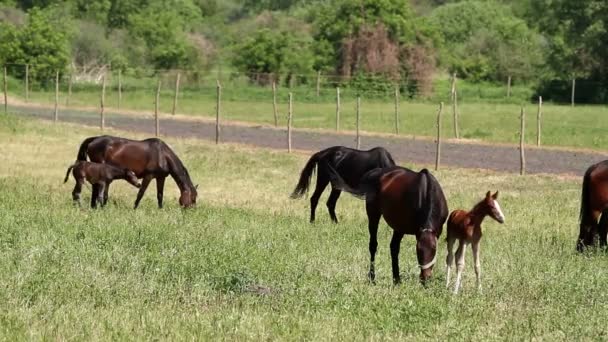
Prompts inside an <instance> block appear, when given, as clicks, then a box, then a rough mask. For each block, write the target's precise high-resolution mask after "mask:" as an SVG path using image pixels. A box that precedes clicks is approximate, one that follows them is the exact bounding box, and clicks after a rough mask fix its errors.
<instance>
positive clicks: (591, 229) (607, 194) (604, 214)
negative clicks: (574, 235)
mask: <svg viewBox="0 0 608 342" xmlns="http://www.w3.org/2000/svg"><path fill="white" fill-rule="evenodd" d="M598 219H599V223H598ZM579 221H580V232H579V235H578V240H577V243H576V249H577V250H578V251H579V252H582V251H583V250H584V249H585V247H588V246H592V245H595V244H596V243H597V240H598V237H599V245H600V247H605V246H606V237H607V234H608V160H604V161H601V162H599V163H597V164H594V165H591V166H590V167H589V168H588V169H587V171H586V172H585V176H584V177H583V191H582V195H581V210H580V215H579Z"/></svg>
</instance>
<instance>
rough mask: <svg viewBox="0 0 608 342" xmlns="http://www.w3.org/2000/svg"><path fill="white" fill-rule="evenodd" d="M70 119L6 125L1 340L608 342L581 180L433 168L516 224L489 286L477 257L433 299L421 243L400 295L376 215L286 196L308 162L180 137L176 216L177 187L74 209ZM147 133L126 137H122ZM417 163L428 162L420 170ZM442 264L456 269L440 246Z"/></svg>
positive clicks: (410, 257) (462, 203) (485, 255)
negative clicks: (161, 199)
mask: <svg viewBox="0 0 608 342" xmlns="http://www.w3.org/2000/svg"><path fill="white" fill-rule="evenodd" d="M94 133H95V131H94V130H89V129H86V128H82V127H79V126H74V125H66V124H57V125H46V124H41V123H38V122H35V121H24V120H21V119H16V118H15V117H13V116H8V117H6V116H1V117H0V144H2V146H3V149H2V150H3V162H2V163H0V193H1V194H3V195H2V200H0V213H2V214H1V215H0V274H2V276H1V277H0V336H2V339H6V340H24V339H77V340H85V339H86V340H101V339H103V340H108V339H129V340H132V339H146V340H148V339H163V340H192V339H197V340H199V339H203V340H212V339H213V340H217V339H222V340H237V339H238V340H261V339H264V340H277V339H279V340H303V339H305V340H336V339H340V340H369V339H382V340H384V339H390V340H404V339H407V340H422V339H433V340H436V339H456V340H473V339H475V340H499V339H500V340H504V339H512V340H523V339H542V340H588V339H605V338H607V337H608V336H607V335H606V331H605V329H604V326H605V322H606V319H607V318H608V311H607V310H606V307H607V304H608V296H607V295H605V293H606V291H605V284H606V283H607V281H608V273H607V272H605V271H603V269H604V267H603V264H604V263H605V258H606V257H605V255H603V254H589V255H577V254H576V253H575V252H574V242H575V237H576V230H577V222H576V219H577V211H578V196H579V181H578V180H569V179H563V178H559V177H548V176H526V177H518V176H514V175H508V174H501V173H492V172H485V171H470V170H458V169H450V170H445V171H442V172H439V173H437V174H436V175H437V177H438V179H439V181H440V183H441V184H442V186H443V188H444V191H445V192H446V196H447V198H448V203H449V207H450V209H456V208H459V207H462V208H470V207H471V206H472V205H473V204H474V203H475V202H476V201H477V200H479V199H480V198H481V196H483V194H485V192H486V191H487V190H490V189H491V190H500V191H501V205H502V207H503V209H504V212H505V215H506V223H505V224H504V225H498V224H497V223H494V222H492V221H489V220H488V221H486V222H484V229H485V230H484V238H483V240H482V245H481V261H482V272H483V285H484V292H483V293H477V292H476V290H475V285H474V277H473V271H472V264H471V260H470V258H469V257H470V256H467V263H468V267H467V269H466V271H465V277H464V288H463V291H462V294H461V295H459V296H453V295H451V294H450V293H449V292H448V291H447V290H446V289H445V288H444V281H445V273H444V271H443V267H442V264H443V263H442V262H439V263H438V266H436V267H435V271H434V280H433V281H432V282H431V284H430V285H429V286H428V287H427V288H424V287H422V286H421V285H420V284H419V283H418V280H417V274H418V270H417V268H416V262H415V253H414V240H413V238H411V237H408V238H406V239H405V240H404V245H403V248H402V250H401V266H402V272H403V278H404V283H403V284H402V285H401V286H397V287H394V286H393V285H392V283H391V275H390V256H389V252H388V243H389V240H390V229H388V228H387V227H386V225H385V224H384V223H382V225H381V229H380V234H379V241H380V246H379V254H378V258H377V262H376V266H377V274H378V283H377V285H375V286H372V285H370V284H368V283H367V281H366V280H365V274H366V269H367V265H368V258H369V256H368V252H367V239H368V236H367V235H368V234H367V229H366V224H367V221H366V217H365V213H364V212H365V210H364V208H363V203H362V202H361V201H359V200H356V199H354V198H353V197H351V196H348V195H344V196H342V197H341V199H340V201H339V203H338V208H337V212H338V216H339V219H340V220H341V223H340V224H338V225H334V224H332V223H331V222H330V220H329V217H328V215H327V213H326V211H325V208H323V206H320V208H319V209H318V210H319V212H318V218H319V220H318V222H317V223H316V224H314V225H311V224H309V223H308V221H307V217H308V203H307V202H308V201H306V200H301V201H291V200H288V194H289V193H290V190H291V189H292V187H293V186H295V183H296V175H297V174H298V171H299V169H300V168H301V167H302V166H303V164H304V162H305V160H306V157H307V156H303V155H287V154H284V153H281V152H273V151H266V150H258V149H245V148H240V147H235V146H229V145H220V146H215V145H212V144H207V143H202V142H198V141H193V140H179V139H167V140H168V141H169V142H170V144H171V145H172V146H173V147H174V149H175V150H176V152H177V153H178V154H179V155H180V157H182V159H183V160H184V163H185V165H187V167H188V168H189V171H190V173H191V175H192V177H193V179H194V181H195V183H198V184H200V187H199V191H200V194H201V196H200V202H199V205H198V207H197V208H196V209H193V210H181V209H179V208H178V205H177V189H176V187H175V186H174V185H173V183H172V182H168V183H167V184H168V189H167V190H166V192H165V193H166V196H167V197H168V199H167V200H166V203H167V205H166V207H165V208H164V209H163V210H158V209H157V208H156V205H155V200H154V197H155V196H154V195H153V190H154V189H153V187H150V189H149V190H148V191H149V193H148V194H147V196H146V197H145V199H144V201H143V202H142V206H141V208H140V209H138V210H136V211H134V210H132V209H131V205H132V203H133V200H134V197H135V192H136V191H135V190H134V189H133V188H132V187H131V186H129V185H127V184H122V183H120V182H116V184H115V185H114V186H113V189H112V193H111V203H110V204H109V205H108V207H107V208H105V209H103V210H90V209H87V208H83V209H78V208H75V207H73V206H72V204H71V196H70V191H71V187H72V184H71V183H69V184H63V183H62V177H63V175H64V172H65V168H66V167H67V165H69V163H70V162H72V161H73V159H74V157H75V153H76V149H77V146H78V144H79V143H80V141H81V140H82V138H84V137H85V136H87V135H92V134H94ZM111 133H113V134H119V135H124V136H131V137H135V138H136V137H139V136H138V135H134V134H130V133H125V132H111ZM410 167H414V168H416V169H417V168H419V166H413V165H410ZM440 246H441V247H440V249H439V260H444V258H445V247H444V242H443V240H442V242H441V244H440Z"/></svg>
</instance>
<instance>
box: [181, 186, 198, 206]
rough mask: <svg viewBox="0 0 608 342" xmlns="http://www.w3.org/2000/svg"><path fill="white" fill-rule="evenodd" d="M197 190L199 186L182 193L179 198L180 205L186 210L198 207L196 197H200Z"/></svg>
mask: <svg viewBox="0 0 608 342" xmlns="http://www.w3.org/2000/svg"><path fill="white" fill-rule="evenodd" d="M196 189H198V185H196V186H195V187H194V188H192V189H190V190H184V191H182V194H181V195H180V196H179V205H181V206H182V207H184V208H190V207H193V206H195V205H196V196H197V195H198V192H197V191H196Z"/></svg>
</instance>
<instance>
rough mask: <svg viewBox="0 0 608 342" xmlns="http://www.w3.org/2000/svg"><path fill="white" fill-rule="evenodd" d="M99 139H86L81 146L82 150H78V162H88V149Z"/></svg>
mask: <svg viewBox="0 0 608 342" xmlns="http://www.w3.org/2000/svg"><path fill="white" fill-rule="evenodd" d="M97 138H99V137H89V138H86V139H84V141H83V142H82V144H80V148H79V149H78V155H77V156H76V160H82V161H87V148H88V147H89V144H90V143H91V141H93V140H95V139H97Z"/></svg>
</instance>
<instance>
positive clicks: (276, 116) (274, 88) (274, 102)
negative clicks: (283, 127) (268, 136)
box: [272, 81, 279, 127]
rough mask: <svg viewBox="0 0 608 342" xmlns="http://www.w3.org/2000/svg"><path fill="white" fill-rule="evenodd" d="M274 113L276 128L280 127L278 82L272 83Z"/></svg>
mask: <svg viewBox="0 0 608 342" xmlns="http://www.w3.org/2000/svg"><path fill="white" fill-rule="evenodd" d="M272 113H273V115H274V127H277V126H278V125H279V117H278V114H277V82H276V81H272Z"/></svg>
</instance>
